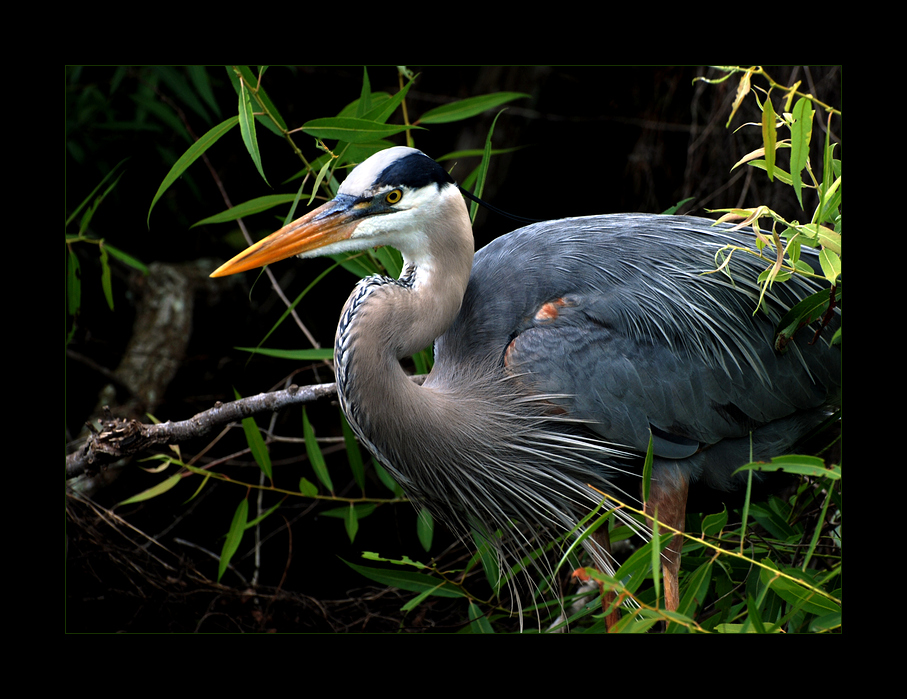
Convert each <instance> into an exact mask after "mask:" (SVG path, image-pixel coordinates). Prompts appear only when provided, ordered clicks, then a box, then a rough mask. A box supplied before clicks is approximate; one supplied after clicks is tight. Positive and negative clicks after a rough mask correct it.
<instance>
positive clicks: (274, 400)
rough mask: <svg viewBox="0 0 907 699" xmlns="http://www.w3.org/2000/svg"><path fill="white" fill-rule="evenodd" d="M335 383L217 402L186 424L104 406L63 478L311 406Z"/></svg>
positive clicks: (331, 391) (91, 472)
mask: <svg viewBox="0 0 907 699" xmlns="http://www.w3.org/2000/svg"><path fill="white" fill-rule="evenodd" d="M336 393H337V385H336V384H334V383H323V384H315V385H313V386H303V387H302V388H300V387H299V386H296V385H293V386H290V387H289V388H287V389H284V390H282V391H272V392H271V393H259V394H258V395H257V396H249V397H248V398H242V399H240V400H235V401H232V402H230V403H221V402H219V401H218V402H217V403H215V404H214V407H213V408H211V409H210V410H206V411H204V412H201V413H198V414H197V415H194V416H193V417H191V418H189V419H188V420H182V421H180V422H170V421H168V422H165V423H161V424H157V425H149V424H145V423H142V422H139V421H138V420H126V419H123V418H114V417H112V416H111V415H110V410H109V408H107V406H105V415H104V417H103V418H102V419H101V421H100V422H101V429H100V431H98V430H97V428H96V427H94V425H92V424H91V423H86V424H87V425H88V428H89V429H90V430H91V432H92V433H91V434H90V435H89V436H88V438H87V439H86V440H85V442H84V443H83V444H82V445H81V446H80V447H79V448H78V449H77V450H76V451H75V452H73V453H72V454H69V455H68V456H67V457H66V478H67V479H70V478H75V477H76V476H80V475H82V474H83V473H85V474H88V475H94V474H96V473H98V472H99V471H100V470H101V469H103V468H104V467H106V466H107V464H110V463H113V462H115V461H118V460H120V459H122V458H125V457H127V456H132V455H133V454H137V453H139V452H141V451H143V450H145V449H148V448H149V447H151V446H154V445H156V444H177V443H180V442H186V441H188V440H190V439H195V438H196V437H203V436H204V435H206V434H208V433H209V432H212V431H213V430H214V429H216V428H219V427H222V426H224V425H227V424H229V423H231V422H235V421H238V420H242V419H243V418H246V417H251V416H252V415H258V414H260V413H266V412H276V411H277V410H280V409H281V408H285V407H287V406H289V405H296V404H297V403H311V402H313V401H316V400H318V399H320V398H323V397H325V396H331V395H336Z"/></svg>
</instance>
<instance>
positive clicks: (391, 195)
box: [384, 189, 403, 204]
mask: <svg viewBox="0 0 907 699" xmlns="http://www.w3.org/2000/svg"><path fill="white" fill-rule="evenodd" d="M402 198H403V192H401V191H400V190H399V189H392V190H391V191H389V192H388V193H387V194H386V195H385V196H384V201H386V202H387V203H388V204H396V203H397V202H398V201H400V200H401V199H402Z"/></svg>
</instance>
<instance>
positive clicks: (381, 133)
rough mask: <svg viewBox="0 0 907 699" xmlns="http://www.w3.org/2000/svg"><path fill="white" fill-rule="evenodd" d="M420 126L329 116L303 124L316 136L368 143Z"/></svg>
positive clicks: (310, 133) (308, 132)
mask: <svg viewBox="0 0 907 699" xmlns="http://www.w3.org/2000/svg"><path fill="white" fill-rule="evenodd" d="M411 128H418V127H414V126H407V125H394V124H379V123H377V122H375V121H366V120H365V119H354V118H350V117H334V118H332V117H328V118H324V119H312V120H311V121H308V122H306V123H305V124H303V125H302V130H303V131H304V132H305V133H307V134H309V136H314V137H315V138H321V139H331V140H338V141H346V142H348V143H367V142H368V141H372V140H374V139H376V138H387V137H388V136H393V135H394V134H397V133H400V132H401V131H406V130H407V129H411Z"/></svg>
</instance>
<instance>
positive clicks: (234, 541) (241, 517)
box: [217, 498, 249, 582]
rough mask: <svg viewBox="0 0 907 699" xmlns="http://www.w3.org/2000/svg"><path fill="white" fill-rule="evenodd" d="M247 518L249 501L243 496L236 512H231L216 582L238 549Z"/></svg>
mask: <svg viewBox="0 0 907 699" xmlns="http://www.w3.org/2000/svg"><path fill="white" fill-rule="evenodd" d="M248 519H249V501H248V500H246V499H245V498H243V499H242V500H240V502H239V505H238V506H237V508H236V512H235V513H234V514H233V522H231V524H230V530H229V531H228V532H227V540H226V541H225V542H224V548H223V549H222V550H221V552H220V562H219V563H218V565H217V581H218V582H220V579H221V578H222V577H223V575H224V573H225V572H227V566H229V565H230V560H231V559H232V558H233V554H235V553H236V551H237V550H238V549H239V544H240V542H241V541H242V535H243V532H244V531H245V529H246V522H247V521H248Z"/></svg>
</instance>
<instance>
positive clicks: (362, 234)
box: [216, 148, 840, 604]
mask: <svg viewBox="0 0 907 699" xmlns="http://www.w3.org/2000/svg"><path fill="white" fill-rule="evenodd" d="M379 244H390V245H394V246H395V247H397V248H398V249H399V250H400V251H401V253H402V254H403V256H404V262H405V268H404V272H403V274H402V275H401V278H400V279H389V278H384V277H372V278H368V279H365V280H363V281H361V282H360V283H359V284H358V285H357V286H356V288H355V290H354V291H353V293H352V295H351V296H350V299H349V300H348V301H347V304H346V306H345V307H344V310H343V313H342V315H341V319H340V324H339V326H338V332H337V336H336V343H335V362H336V368H337V383H338V393H339V395H340V400H341V403H342V406H343V408H344V411H345V412H346V414H347V416H348V418H349V421H350V424H351V425H352V427H353V428H354V430H355V431H356V433H357V435H358V436H359V437H360V439H361V440H362V441H363V443H365V444H366V445H367V446H368V448H369V449H370V451H372V452H373V453H374V454H375V456H376V457H377V458H378V459H379V460H380V461H381V462H382V463H383V464H384V465H385V466H386V467H387V468H388V469H389V470H390V472H391V473H392V474H393V475H394V477H395V478H396V479H397V480H398V481H399V483H400V485H401V486H402V487H403V488H404V490H406V491H407V492H408V494H409V495H410V496H411V497H413V498H414V499H416V500H421V501H423V502H425V503H426V504H428V505H429V506H430V507H431V508H432V509H433V510H434V511H435V513H436V514H437V515H438V516H440V517H441V518H442V519H444V520H445V521H447V522H448V523H450V524H451V525H452V526H453V527H454V528H456V529H458V530H459V531H461V533H462V532H465V530H467V529H469V528H477V529H480V530H484V531H486V532H494V531H495V530H497V529H501V530H502V532H503V536H504V538H503V540H502V541H501V542H500V546H501V548H502V550H504V551H507V552H510V553H512V554H515V555H517V556H522V555H525V553H527V550H528V546H529V539H528V538H526V533H525V532H524V531H523V530H520V529H514V528H511V527H510V526H509V523H510V522H511V520H514V519H515V520H518V521H520V522H522V523H524V524H526V525H529V526H530V527H534V528H536V529H537V530H540V531H542V532H543V533H544V535H546V536H555V535H561V534H564V533H566V532H568V531H571V530H573V529H574V528H575V527H576V525H577V523H578V522H579V521H580V520H581V519H582V518H583V517H584V516H585V515H586V514H587V513H588V512H589V511H590V510H591V509H592V508H594V507H596V506H597V505H598V504H599V502H600V500H601V495H600V494H599V492H598V491H603V492H610V493H615V492H616V493H618V494H619V495H620V496H621V497H622V498H628V497H633V496H635V495H638V488H639V485H638V481H639V474H640V466H641V462H642V458H643V456H644V454H645V452H646V447H647V445H648V442H649V436H650V434H651V435H652V438H653V447H654V449H653V451H654V457H655V461H654V472H653V481H654V482H655V486H656V487H655V490H656V491H657V493H658V495H657V497H658V498H659V499H658V502H660V503H662V506H663V508H664V509H669V508H673V511H674V515H673V516H674V518H675V519H674V520H672V521H675V522H676V521H677V519H676V518H677V517H678V516H679V518H680V519H679V522H680V524H681V525H682V515H683V507H684V504H685V502H686V497H687V490H688V488H690V487H693V488H696V487H697V485H698V484H700V483H701V484H705V485H708V486H709V487H712V488H716V489H718V490H730V489H733V488H734V487H735V486H736V485H737V483H736V482H735V480H734V479H733V478H732V477H731V473H732V472H733V470H734V469H735V468H737V467H738V466H740V465H742V464H743V463H745V462H747V461H749V460H750V459H749V457H750V453H752V455H753V457H754V458H757V459H758V458H768V457H770V456H773V455H776V454H778V453H780V452H783V451H785V450H787V449H789V448H791V447H792V446H793V445H794V444H795V443H796V442H797V440H798V439H800V438H801V437H802V436H803V435H804V434H805V433H806V432H808V431H809V430H810V429H812V428H813V427H814V426H815V425H817V424H818V423H819V422H820V421H821V420H822V419H823V418H824V417H825V415H826V414H827V407H828V406H829V405H830V404H832V403H833V402H834V401H835V399H836V394H837V391H838V389H839V386H840V352H839V351H838V349H837V348H834V347H830V346H829V340H830V337H831V335H832V333H833V332H834V330H835V328H836V327H838V325H839V320H838V317H837V316H835V318H834V319H833V320H832V322H831V323H830V324H829V325H828V327H826V328H825V329H823V330H822V333H821V336H820V337H819V339H818V341H816V342H815V343H812V344H810V343H809V342H807V339H812V333H810V334H809V335H810V336H809V338H804V339H801V338H800V336H798V337H797V339H795V340H794V341H793V342H792V343H791V344H790V346H789V347H788V350H787V352H785V353H784V354H780V353H778V352H776V351H775V350H774V348H773V345H772V337H773V330H774V324H775V323H776V322H777V320H778V319H779V318H780V316H781V315H782V314H783V313H784V312H785V311H787V310H788V309H789V308H790V307H791V306H793V305H794V304H795V303H796V302H797V301H799V300H800V299H802V298H804V297H805V296H807V295H809V294H811V293H813V292H815V291H817V290H818V288H819V287H818V286H817V285H816V284H815V283H814V282H812V281H809V280H806V279H804V278H802V277H797V278H795V279H793V280H791V281H790V282H788V283H786V284H775V285H774V286H773V287H772V289H771V290H770V291H769V293H767V294H766V295H765V297H764V298H763V301H762V307H761V309H759V310H757V306H758V303H759V289H758V287H757V286H756V282H755V279H756V276H757V275H758V273H759V271H760V269H761V268H762V267H764V264H765V263H764V262H759V261H757V260H755V258H754V257H753V256H751V255H748V254H747V253H745V252H742V251H738V252H735V253H734V255H733V258H732V261H731V263H730V265H728V267H727V270H726V272H727V273H725V272H717V273H716V272H715V256H716V253H717V252H718V250H719V249H720V248H722V247H723V246H726V245H733V246H738V247H744V248H752V237H751V236H748V235H747V234H746V233H743V232H734V231H731V230H730V229H729V227H728V226H715V225H714V222H712V221H710V220H707V219H699V218H693V217H681V216H654V215H643V214H618V215H604V216H591V217H585V218H574V219H562V220H557V221H547V222H544V223H538V224H533V225H530V226H527V227H525V228H521V229H519V230H517V231H514V232H512V233H510V234H508V235H506V236H502V237H501V238H498V239H497V240H495V241H494V242H492V243H491V244H489V245H488V246H487V247H485V248H484V249H482V250H480V251H479V252H478V253H476V254H475V256H474V257H473V252H472V250H473V242H472V230H471V225H470V223H469V219H468V216H467V213H466V207H465V204H464V203H463V200H462V197H461V195H460V193H459V191H458V190H457V188H456V185H455V184H454V182H453V180H452V179H451V178H450V176H449V175H448V174H447V173H446V172H445V171H444V170H443V169H442V168H441V167H440V166H439V165H437V164H436V163H435V162H434V161H432V160H431V159H430V158H428V157H427V156H425V155H424V154H422V153H421V152H419V151H415V150H413V149H408V148H392V149H388V150H386V151H382V152H381V153H378V154H377V155H375V156H372V158H369V159H368V160H366V161H365V162H364V163H363V164H361V165H360V166H359V167H357V168H356V169H355V170H354V171H353V172H352V173H351V174H350V175H349V177H348V178H347V179H346V180H345V182H344V183H343V185H342V186H341V188H340V190H339V194H338V197H337V199H335V200H334V201H333V202H330V203H328V204H326V205H324V206H323V207H320V208H319V209H317V210H316V211H314V212H310V213H309V214H307V215H306V216H305V217H303V219H300V220H299V221H297V222H294V223H293V224H290V226H287V227H286V228H284V229H282V230H281V231H278V232H277V233H275V234H274V235H273V236H271V237H270V238H268V239H267V240H266V241H263V242H262V243H259V244H258V245H257V246H255V247H253V248H250V250H248V251H246V252H244V253H242V254H241V255H239V256H237V258H235V261H231V262H230V263H227V265H225V266H224V267H222V268H221V269H220V270H218V272H217V273H216V274H229V273H232V272H234V271H242V270H244V269H249V268H251V267H254V266H259V265H261V264H264V263H267V262H272V261H275V260H276V259H281V258H282V257H286V256H289V255H292V254H301V255H302V256H311V255H315V254H323V253H325V252H342V251H347V250H357V249H363V248H366V247H371V246H373V245H379ZM275 250H276V251H277V252H276V253H275V252H274V251H275ZM804 259H807V260H809V259H814V255H813V253H812V251H808V250H804ZM728 275H729V276H728ZM432 341H435V345H434V346H435V364H434V367H433V369H432V371H431V373H430V374H429V376H428V377H427V378H426V379H425V381H424V383H423V385H421V386H420V385H417V384H415V383H413V382H412V381H411V380H410V379H409V377H407V376H406V375H405V374H404V372H403V370H402V369H401V367H400V364H399V360H400V359H402V358H404V357H406V356H409V355H411V354H412V353H414V352H416V351H418V350H419V349H422V348H423V347H425V346H427V345H428V344H430V343H431V342H432ZM634 479H635V480H634ZM678 509H679V515H678ZM584 545H585V546H586V548H587V549H588V550H589V551H590V553H591V554H592V555H593V558H594V560H595V562H596V565H598V566H599V567H600V568H602V569H603V570H606V571H611V570H613V568H612V566H611V562H610V561H609V556H608V551H607V542H603V541H602V540H601V537H593V538H589V539H587V540H586V541H585V542H584ZM674 574H675V576H676V562H675V567H674ZM675 596H676V591H675ZM675 604H676V600H675Z"/></svg>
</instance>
